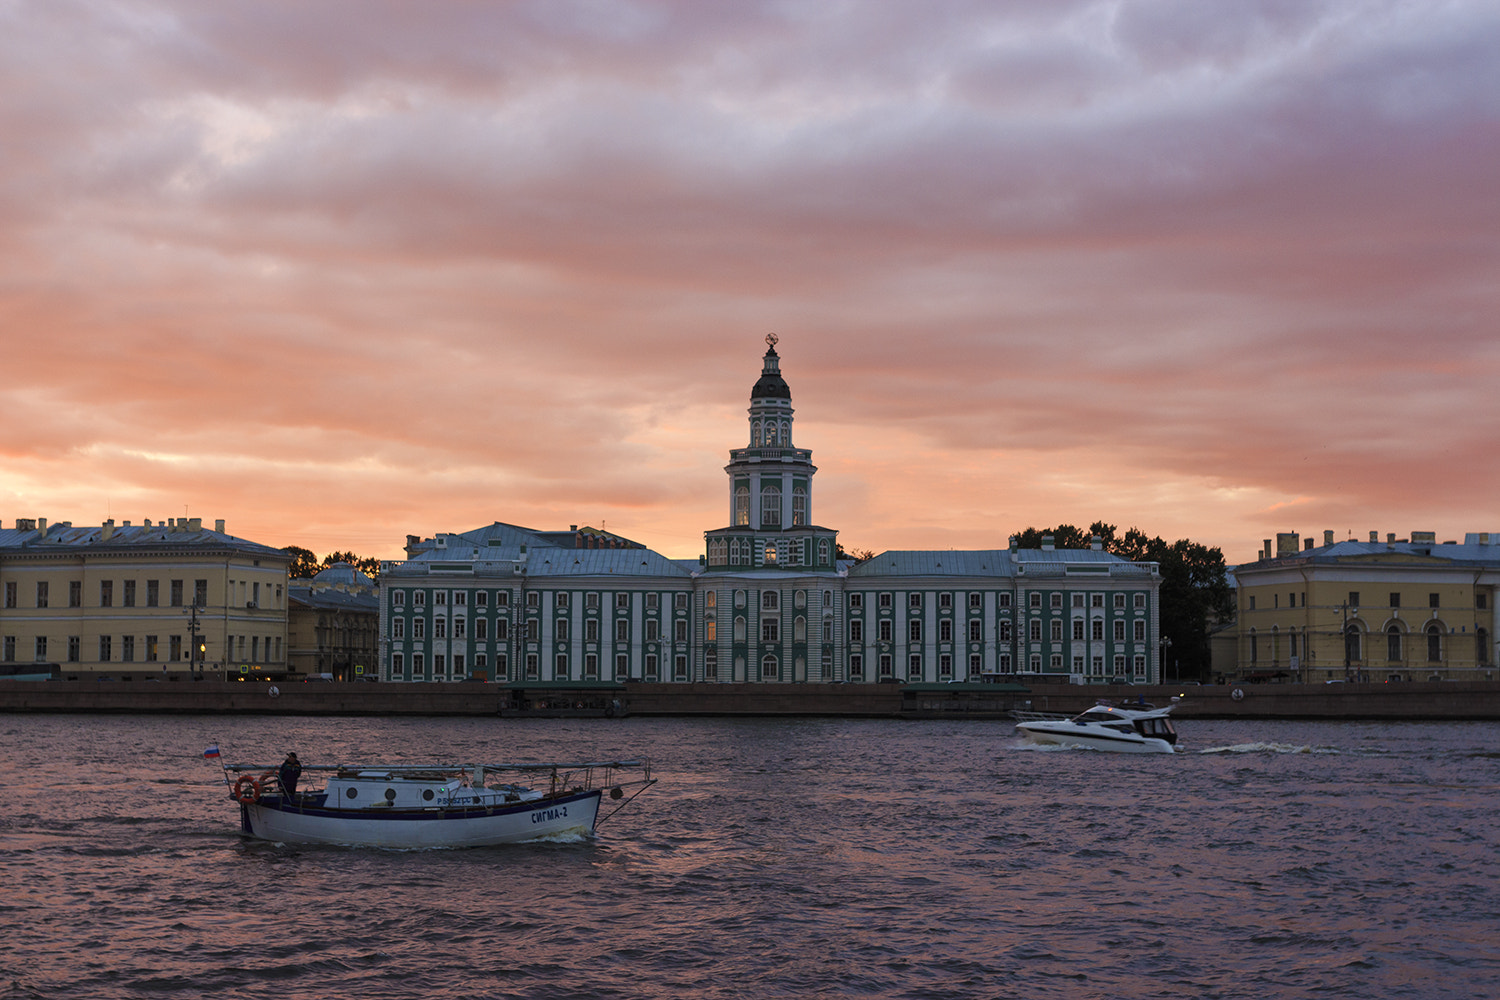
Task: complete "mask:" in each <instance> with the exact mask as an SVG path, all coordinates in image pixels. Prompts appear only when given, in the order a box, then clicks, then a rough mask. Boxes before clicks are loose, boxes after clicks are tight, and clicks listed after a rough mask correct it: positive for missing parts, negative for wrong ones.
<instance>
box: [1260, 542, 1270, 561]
mask: <svg viewBox="0 0 1500 1000" xmlns="http://www.w3.org/2000/svg"><path fill="white" fill-rule="evenodd" d="M1260 544H1261V550H1260V557H1261V558H1262V559H1269V558H1271V540H1270V539H1269V538H1262V539H1261V540H1260Z"/></svg>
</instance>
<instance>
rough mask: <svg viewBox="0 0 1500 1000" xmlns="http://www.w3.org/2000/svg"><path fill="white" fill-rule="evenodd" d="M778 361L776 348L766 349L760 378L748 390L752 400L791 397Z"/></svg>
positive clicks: (779, 359)
mask: <svg viewBox="0 0 1500 1000" xmlns="http://www.w3.org/2000/svg"><path fill="white" fill-rule="evenodd" d="M780 362H781V358H780V357H778V356H777V354H776V348H774V347H772V348H771V349H769V350H768V351H766V359H765V367H764V368H763V369H762V371H761V375H760V380H759V381H758V382H756V383H755V388H754V389H751V390H750V398H751V399H752V400H756V399H791V398H792V390H791V388H790V387H789V386H788V385H787V384H786V379H784V378H782V377H781V370H780Z"/></svg>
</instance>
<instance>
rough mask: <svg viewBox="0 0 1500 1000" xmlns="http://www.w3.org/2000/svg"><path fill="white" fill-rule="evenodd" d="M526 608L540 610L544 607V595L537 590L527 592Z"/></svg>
mask: <svg viewBox="0 0 1500 1000" xmlns="http://www.w3.org/2000/svg"><path fill="white" fill-rule="evenodd" d="M526 606H527V607H528V608H540V607H541V606H542V595H541V594H540V593H539V592H537V591H535V590H530V591H527V592H526Z"/></svg>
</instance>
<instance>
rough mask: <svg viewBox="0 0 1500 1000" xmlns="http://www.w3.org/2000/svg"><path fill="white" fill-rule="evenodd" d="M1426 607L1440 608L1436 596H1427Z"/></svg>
mask: <svg viewBox="0 0 1500 1000" xmlns="http://www.w3.org/2000/svg"><path fill="white" fill-rule="evenodd" d="M1427 606H1428V607H1429V608H1439V607H1442V605H1441V604H1439V603H1438V595H1437V594H1428V595H1427Z"/></svg>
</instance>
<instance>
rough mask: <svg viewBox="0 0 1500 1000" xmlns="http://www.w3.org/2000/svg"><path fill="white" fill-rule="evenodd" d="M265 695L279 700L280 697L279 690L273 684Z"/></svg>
mask: <svg viewBox="0 0 1500 1000" xmlns="http://www.w3.org/2000/svg"><path fill="white" fill-rule="evenodd" d="M266 694H268V695H270V696H271V697H272V698H279V697H280V696H281V688H279V687H277V686H276V685H275V684H272V685H271V689H270V690H269V691H267V692H266Z"/></svg>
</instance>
